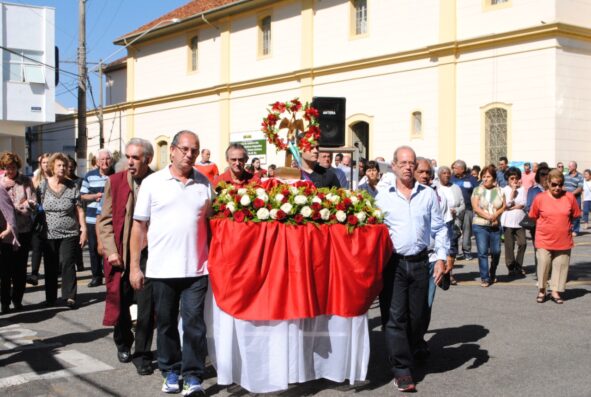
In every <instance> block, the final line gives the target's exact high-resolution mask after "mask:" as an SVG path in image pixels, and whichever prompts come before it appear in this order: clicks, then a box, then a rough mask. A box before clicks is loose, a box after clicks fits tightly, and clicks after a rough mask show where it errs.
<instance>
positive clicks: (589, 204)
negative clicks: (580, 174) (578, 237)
mask: <svg viewBox="0 0 591 397" xmlns="http://www.w3.org/2000/svg"><path fill="white" fill-rule="evenodd" d="M589 211H591V200H586V201H583V222H584V223H588V222H589Z"/></svg>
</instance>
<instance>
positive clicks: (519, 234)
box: [504, 227, 527, 272]
mask: <svg viewBox="0 0 591 397" xmlns="http://www.w3.org/2000/svg"><path fill="white" fill-rule="evenodd" d="M504 233H505V264H506V265H507V269H509V271H512V270H513V271H518V272H521V271H522V270H523V258H524V256H525V248H526V244H527V242H526V240H525V229H523V228H512V227H505V228H504ZM515 244H517V256H515Z"/></svg>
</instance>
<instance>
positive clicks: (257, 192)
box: [255, 187, 267, 197]
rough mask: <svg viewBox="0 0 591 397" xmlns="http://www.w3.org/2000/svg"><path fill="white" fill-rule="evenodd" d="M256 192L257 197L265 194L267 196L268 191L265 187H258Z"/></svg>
mask: <svg viewBox="0 0 591 397" xmlns="http://www.w3.org/2000/svg"><path fill="white" fill-rule="evenodd" d="M255 192H256V194H257V197H261V196H263V195H265V196H266V195H267V192H266V191H265V189H263V188H261V187H259V188H257V190H255Z"/></svg>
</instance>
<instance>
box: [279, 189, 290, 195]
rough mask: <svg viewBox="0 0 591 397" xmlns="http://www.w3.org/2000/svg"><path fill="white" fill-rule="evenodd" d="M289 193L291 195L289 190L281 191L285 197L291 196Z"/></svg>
mask: <svg viewBox="0 0 591 397" xmlns="http://www.w3.org/2000/svg"><path fill="white" fill-rule="evenodd" d="M289 193H290V192H289V189H283V190H282V191H281V194H282V195H284V196H289Z"/></svg>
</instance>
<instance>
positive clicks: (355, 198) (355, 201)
mask: <svg viewBox="0 0 591 397" xmlns="http://www.w3.org/2000/svg"><path fill="white" fill-rule="evenodd" d="M358 202H359V199H358V198H357V196H351V203H352V204H353V205H355V204H357V203H358Z"/></svg>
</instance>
